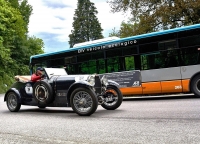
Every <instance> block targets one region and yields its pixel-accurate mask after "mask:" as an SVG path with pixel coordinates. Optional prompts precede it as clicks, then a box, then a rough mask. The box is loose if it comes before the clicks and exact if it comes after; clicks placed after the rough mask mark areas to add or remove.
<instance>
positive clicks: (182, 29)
mask: <svg viewBox="0 0 200 144" xmlns="http://www.w3.org/2000/svg"><path fill="white" fill-rule="evenodd" d="M196 28H200V24H195V25H190V26H184V27H179V28H174V29H168V30H163V31H157V32H152V33H147V34H141V35H136V36H131V37H126V38H121V39H116V40H111V41H103V42H99V43H94V44H90V45H85V46H77V47H76V48H69V49H66V50H61V51H56V52H50V53H44V54H38V55H33V56H31V57H30V62H31V60H32V58H39V57H44V56H51V55H55V54H62V53H65V52H70V51H76V50H78V49H83V48H91V47H95V46H100V45H106V44H110V43H114V42H124V41H129V40H133V39H134V40H139V39H142V38H147V37H153V36H158V35H164V34H170V33H175V32H181V31H185V30H192V29H196Z"/></svg>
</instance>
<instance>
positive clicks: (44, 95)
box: [33, 81, 53, 107]
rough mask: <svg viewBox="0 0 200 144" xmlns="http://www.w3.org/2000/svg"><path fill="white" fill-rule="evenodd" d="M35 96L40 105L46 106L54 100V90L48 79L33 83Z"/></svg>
mask: <svg viewBox="0 0 200 144" xmlns="http://www.w3.org/2000/svg"><path fill="white" fill-rule="evenodd" d="M33 97H34V99H35V100H36V102H37V103H38V105H39V106H41V107H45V106H46V105H47V104H49V103H51V102H52V101H53V90H52V87H51V85H50V84H49V83H48V82H46V81H38V82H36V83H35V84H34V85H33Z"/></svg>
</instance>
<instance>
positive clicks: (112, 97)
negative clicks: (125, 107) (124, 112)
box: [101, 86, 123, 110]
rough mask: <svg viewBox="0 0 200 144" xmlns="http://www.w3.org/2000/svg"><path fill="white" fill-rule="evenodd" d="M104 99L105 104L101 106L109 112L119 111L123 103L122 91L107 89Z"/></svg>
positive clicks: (110, 87)
mask: <svg viewBox="0 0 200 144" xmlns="http://www.w3.org/2000/svg"><path fill="white" fill-rule="evenodd" d="M104 98H105V102H104V103H103V104H102V105H101V106H102V107H103V108H105V109H107V110H115V109H117V108H118V107H119V106H120V105H121V103H122V101H123V96H122V93H121V91H120V90H119V89H118V88H116V87H113V86H109V87H108V88H107V90H106V92H105V95H104Z"/></svg>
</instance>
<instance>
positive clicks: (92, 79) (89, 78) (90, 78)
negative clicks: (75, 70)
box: [87, 76, 95, 86]
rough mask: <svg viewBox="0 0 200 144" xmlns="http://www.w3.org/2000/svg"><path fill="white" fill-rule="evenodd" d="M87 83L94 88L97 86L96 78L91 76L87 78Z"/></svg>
mask: <svg viewBox="0 0 200 144" xmlns="http://www.w3.org/2000/svg"><path fill="white" fill-rule="evenodd" d="M87 81H88V82H89V83H90V84H91V85H92V86H94V85H95V78H94V76H89V77H88V78H87Z"/></svg>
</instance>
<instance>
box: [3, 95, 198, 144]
mask: <svg viewBox="0 0 200 144" xmlns="http://www.w3.org/2000/svg"><path fill="white" fill-rule="evenodd" d="M199 142H200V98H194V97H192V96H187V97H185V96H181V97H170V98H145V99H143V98H141V99H128V100H124V101H123V103H122V105H121V107H120V108H118V109H117V110H115V111H108V110H104V109H103V108H102V107H101V106H99V107H98V109H97V111H96V112H95V113H94V114H93V115H92V116H89V117H81V116H78V115H77V114H76V113H74V112H73V111H72V109H71V108H46V109H43V110H42V109H39V108H37V107H32V106H22V107H21V109H20V111H19V112H17V113H11V112H9V111H8V109H7V106H6V103H5V102H3V95H0V143H1V144H12V143H13V144H27V143H28V144H37V143H40V144H43V143H45V144H56V143H61V144H64V143H67V144H71V143H72V144H73V143H80V144H83V143H89V144H98V143H99V144H105V143H106V144H110V143H113V144H122V143H123V144H147V143H148V144H164V143H166V144H172V143H173V144H179V143H180V144H199Z"/></svg>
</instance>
